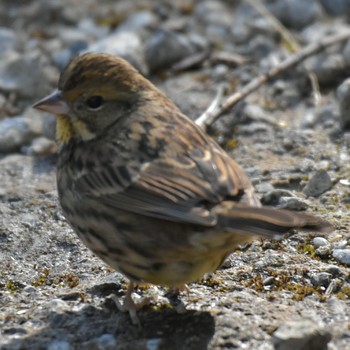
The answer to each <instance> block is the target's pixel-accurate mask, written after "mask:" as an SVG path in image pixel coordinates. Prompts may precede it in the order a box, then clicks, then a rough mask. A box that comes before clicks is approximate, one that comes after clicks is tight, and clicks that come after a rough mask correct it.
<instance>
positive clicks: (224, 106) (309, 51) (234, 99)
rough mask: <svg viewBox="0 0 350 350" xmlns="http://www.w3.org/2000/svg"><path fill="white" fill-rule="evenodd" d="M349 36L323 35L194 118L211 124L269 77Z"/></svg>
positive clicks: (204, 126) (204, 123) (204, 124)
mask: <svg viewBox="0 0 350 350" xmlns="http://www.w3.org/2000/svg"><path fill="white" fill-rule="evenodd" d="M349 38H350V31H344V32H343V33H340V34H336V35H331V36H328V37H325V38H324V39H322V40H320V41H319V42H317V43H312V44H310V45H308V46H306V47H305V48H303V49H302V50H300V51H298V52H296V53H295V54H293V55H291V56H290V57H288V58H287V59H286V60H285V61H283V62H281V63H280V64H278V65H277V66H275V67H273V68H271V69H270V70H269V71H268V72H266V73H264V74H262V75H260V76H259V77H257V78H256V79H253V80H252V81H251V82H249V83H248V84H247V85H245V86H244V87H243V88H242V89H241V91H238V92H236V93H234V94H232V95H231V96H229V97H228V98H227V99H226V100H225V101H224V102H222V103H221V104H220V105H219V106H218V108H216V109H215V110H214V111H211V112H209V113H208V112H207V111H206V112H204V113H203V114H202V115H201V116H200V117H199V118H197V119H196V123H197V124H198V125H200V126H202V127H203V128H206V127H207V126H209V125H211V124H213V123H214V122H215V121H216V120H217V119H218V118H219V117H220V116H221V115H222V114H223V113H225V112H226V111H228V110H229V109H231V108H232V107H233V106H234V105H236V104H237V103H238V102H239V101H241V100H242V99H244V98H245V97H247V96H248V95H249V94H251V93H252V92H253V91H255V90H256V89H258V88H259V87H260V86H261V85H263V84H264V83H266V82H267V81H268V80H270V79H271V78H273V77H276V76H277V75H279V74H281V73H283V72H285V71H286V70H287V69H289V68H292V67H294V66H296V65H297V64H299V63H301V62H303V61H304V60H305V59H306V58H308V57H310V56H312V55H315V54H316V53H318V52H320V51H323V50H325V49H326V48H327V47H329V46H331V45H334V44H337V43H341V42H343V41H345V40H347V39H349Z"/></svg>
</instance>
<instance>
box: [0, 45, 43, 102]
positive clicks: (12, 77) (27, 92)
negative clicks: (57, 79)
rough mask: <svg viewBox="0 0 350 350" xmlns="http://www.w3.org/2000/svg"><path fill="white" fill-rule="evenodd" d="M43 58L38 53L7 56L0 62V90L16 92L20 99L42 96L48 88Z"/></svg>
mask: <svg viewBox="0 0 350 350" xmlns="http://www.w3.org/2000/svg"><path fill="white" fill-rule="evenodd" d="M43 57H44V56H43V54H42V53H41V52H39V51H34V52H31V53H27V54H25V55H19V54H16V53H12V54H11V55H7V56H6V58H4V59H2V60H1V61H0V90H3V91H6V92H16V93H18V94H19V95H20V96H22V97H39V96H44V95H45V93H46V92H47V91H48V90H49V87H48V82H47V81H46V78H45V76H44V71H43V66H44V65H45V60H44V58H43ZM38 82H40V84H38Z"/></svg>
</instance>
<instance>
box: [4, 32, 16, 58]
mask: <svg viewBox="0 0 350 350" xmlns="http://www.w3.org/2000/svg"><path fill="white" fill-rule="evenodd" d="M16 46H17V36H16V33H15V32H14V31H13V30H11V29H9V28H5V27H0V57H1V56H4V55H5V54H6V52H7V51H13V50H15V48H16Z"/></svg>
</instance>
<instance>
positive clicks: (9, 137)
mask: <svg viewBox="0 0 350 350" xmlns="http://www.w3.org/2000/svg"><path fill="white" fill-rule="evenodd" d="M33 137H34V133H33V131H32V129H31V127H30V121H29V120H28V119H27V118H25V117H21V116H19V117H13V118H5V119H3V120H1V121H0V153H9V152H15V151H18V150H19V149H20V148H21V146H23V145H25V144H28V143H29V142H30V141H31V140H32V139H33Z"/></svg>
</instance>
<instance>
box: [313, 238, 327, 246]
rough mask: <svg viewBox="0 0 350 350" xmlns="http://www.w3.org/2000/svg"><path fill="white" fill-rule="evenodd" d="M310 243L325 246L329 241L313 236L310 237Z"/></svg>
mask: <svg viewBox="0 0 350 350" xmlns="http://www.w3.org/2000/svg"><path fill="white" fill-rule="evenodd" d="M311 244H312V245H313V246H314V247H315V248H318V247H321V246H327V245H329V242H328V241H327V240H326V239H325V238H323V237H315V238H313V239H312V241H311Z"/></svg>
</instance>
